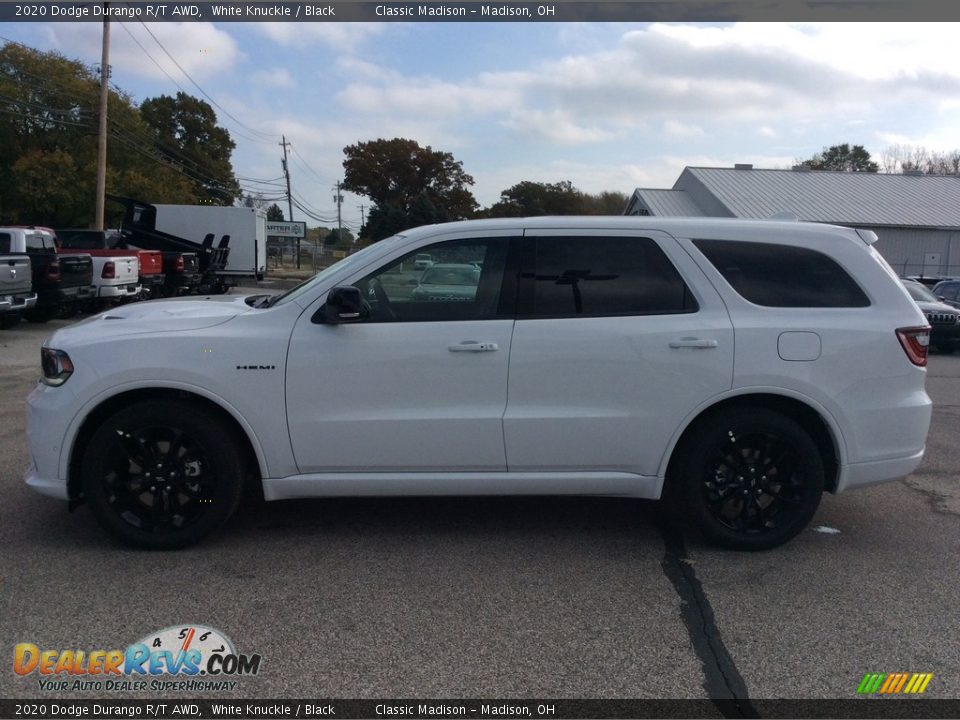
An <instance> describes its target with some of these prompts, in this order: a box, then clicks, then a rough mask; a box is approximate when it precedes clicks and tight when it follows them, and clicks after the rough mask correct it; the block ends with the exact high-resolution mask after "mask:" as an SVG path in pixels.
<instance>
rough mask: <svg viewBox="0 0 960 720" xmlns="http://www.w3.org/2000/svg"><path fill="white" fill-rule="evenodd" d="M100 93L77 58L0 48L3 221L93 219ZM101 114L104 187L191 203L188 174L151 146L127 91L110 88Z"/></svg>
mask: <svg viewBox="0 0 960 720" xmlns="http://www.w3.org/2000/svg"><path fill="white" fill-rule="evenodd" d="M99 95H100V83H99V78H98V77H97V75H96V74H95V73H94V72H92V71H91V70H90V69H89V68H87V67H86V66H85V65H83V64H82V63H80V62H78V61H76V60H69V59H67V58H65V57H63V56H62V55H60V54H58V53H53V52H50V53H43V52H39V51H36V50H32V49H30V48H27V47H24V46H22V45H16V44H13V43H8V44H6V45H3V46H2V47H0V167H3V168H5V172H3V173H0V220H2V222H8V223H22V224H37V225H50V226H52V227H71V226H73V227H77V226H81V227H82V226H87V225H90V224H92V223H93V220H94V218H93V211H94V207H95V192H96V169H97V131H96V130H97V108H98V104H99ZM107 116H108V119H109V141H108V145H107V192H108V193H112V194H116V195H129V196H133V197H138V198H143V199H145V200H149V201H151V202H168V203H190V202H195V199H194V198H195V196H194V195H193V194H192V192H191V187H190V184H189V182H187V180H186V178H185V177H184V176H183V175H182V173H180V172H179V171H178V170H177V169H176V168H174V167H171V166H170V164H169V163H168V162H167V161H166V160H165V159H164V158H162V157H161V156H160V155H159V154H158V153H157V152H156V150H155V148H154V146H153V142H152V137H151V131H150V129H149V128H148V127H147V126H146V125H145V124H144V122H143V120H142V119H141V117H140V112H139V110H138V109H137V107H136V106H135V105H134V104H133V102H132V100H131V99H130V97H129V96H127V95H126V94H125V93H123V92H122V91H119V90H112V91H111V92H110V94H109V97H108V115H107ZM109 209H110V205H108V210H109Z"/></svg>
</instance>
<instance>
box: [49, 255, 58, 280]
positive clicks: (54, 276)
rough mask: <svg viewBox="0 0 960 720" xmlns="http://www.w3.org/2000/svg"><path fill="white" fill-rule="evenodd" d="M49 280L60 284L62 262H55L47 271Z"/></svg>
mask: <svg viewBox="0 0 960 720" xmlns="http://www.w3.org/2000/svg"><path fill="white" fill-rule="evenodd" d="M46 276H47V280H49V281H50V282H60V261H59V260H54V261H53V262H51V263H50V264H49V265H47V269H46Z"/></svg>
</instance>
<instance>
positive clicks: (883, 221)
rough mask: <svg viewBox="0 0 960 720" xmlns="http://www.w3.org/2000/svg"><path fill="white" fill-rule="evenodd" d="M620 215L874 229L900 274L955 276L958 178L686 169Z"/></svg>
mask: <svg viewBox="0 0 960 720" xmlns="http://www.w3.org/2000/svg"><path fill="white" fill-rule="evenodd" d="M624 214H626V215H656V216H691V217H737V218H773V217H781V218H783V217H796V218H797V219H799V220H807V221H811V222H823V223H833V224H837V225H848V226H852V227H862V228H868V229H870V230H873V231H875V232H876V233H877V235H878V236H879V238H880V240H879V242H878V243H877V246H876V247H877V249H878V250H880V252H882V253H883V255H884V257H886V259H887V261H888V262H890V264H891V265H893V267H894V268H895V269H896V270H897V271H898V272H900V273H902V274H904V275H927V276H938V275H960V177H956V176H935V175H887V174H879V173H851V172H826V171H810V170H801V169H794V170H759V169H754V168H753V166H752V165H736V166H735V167H733V168H704V167H688V168H685V169H684V171H683V172H682V173H681V175H680V177H679V178H678V179H677V182H676V183H674V186H673V189H672V190H650V189H645V188H638V189H637V190H636V191H635V192H634V193H633V196H632V197H631V198H630V202H629V203H628V205H627V209H626V210H625V212H624Z"/></svg>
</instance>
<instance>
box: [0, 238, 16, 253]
mask: <svg viewBox="0 0 960 720" xmlns="http://www.w3.org/2000/svg"><path fill="white" fill-rule="evenodd" d="M12 239H13V238H11V237H10V233H0V253H8V252H10V245H11V240H12Z"/></svg>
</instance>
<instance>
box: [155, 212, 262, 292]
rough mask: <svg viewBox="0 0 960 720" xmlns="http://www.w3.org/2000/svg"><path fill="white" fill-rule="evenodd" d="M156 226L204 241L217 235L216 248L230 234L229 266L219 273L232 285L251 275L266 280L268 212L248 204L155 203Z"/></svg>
mask: <svg viewBox="0 0 960 720" xmlns="http://www.w3.org/2000/svg"><path fill="white" fill-rule="evenodd" d="M154 207H156V208H157V220H156V229H157V230H160V231H162V232H165V233H170V234H171V235H177V236H178V237H182V238H184V239H185V240H192V241H193V242H195V243H202V242H203V240H204V238H205V237H206V236H207V235H210V234H212V235H213V245H214V247H216V246H217V245H218V244H219V243H220V241H221V239H222V238H223V236H224V235H229V236H230V244H229V246H228V247H229V248H230V254H229V255H228V256H227V266H226V268H224V269H223V270H222V271H220V272H218V273H217V274H218V275H219V276H220V277H221V278H223V281H224V282H225V283H226V284H228V285H236V284H238V283H239V282H240V281H241V280H243V279H246V278H251V279H255V280H262V279H263V277H264V275H265V274H266V272H267V213H266V212H265V211H264V210H259V209H257V208H247V207H219V206H216V205H155V206H154Z"/></svg>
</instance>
